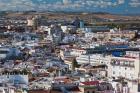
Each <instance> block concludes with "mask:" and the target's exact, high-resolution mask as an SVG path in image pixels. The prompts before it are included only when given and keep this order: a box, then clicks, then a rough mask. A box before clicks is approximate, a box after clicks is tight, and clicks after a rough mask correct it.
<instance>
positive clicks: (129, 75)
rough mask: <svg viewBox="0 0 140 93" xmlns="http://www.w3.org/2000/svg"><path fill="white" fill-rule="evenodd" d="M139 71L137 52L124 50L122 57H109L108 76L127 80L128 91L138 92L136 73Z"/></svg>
mask: <svg viewBox="0 0 140 93" xmlns="http://www.w3.org/2000/svg"><path fill="white" fill-rule="evenodd" d="M139 71H140V60H139V52H131V51H128V52H126V55H125V56H124V57H110V64H108V77H115V78H119V77H123V78H125V80H126V81H127V82H128V87H129V88H130V93H139V92H138V81H137V80H138V74H139Z"/></svg>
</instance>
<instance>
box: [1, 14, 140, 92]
mask: <svg viewBox="0 0 140 93" xmlns="http://www.w3.org/2000/svg"><path fill="white" fill-rule="evenodd" d="M42 20H43V17H41V16H33V17H20V18H5V17H3V18H1V19H0V23H1V25H0V31H1V32H0V75H1V77H3V76H4V75H10V74H12V75H28V78H29V79H28V80H27V81H28V83H26V84H25V85H26V87H25V85H23V82H20V83H19V82H18V84H19V85H21V86H22V85H23V86H22V87H20V88H17V87H16V86H18V85H17V84H13V82H12V84H11V82H10V80H8V79H6V78H3V79H1V80H0V93H26V92H28V93H139V92H140V84H139V78H140V52H139V43H140V42H139V41H140V40H139V34H138V33H139V31H138V30H129V29H125V30H121V28H109V27H108V26H87V25H85V23H84V21H83V20H81V19H79V18H77V17H76V19H75V20H74V21H73V22H69V23H68V22H67V23H64V22H56V21H46V23H45V24H44V21H43V22H42ZM5 77H8V76H5ZM2 80H3V81H2ZM6 80H7V81H6ZM15 85H16V86H15ZM19 89H20V91H19ZM15 90H16V91H15ZM7 91H8V92H7ZM10 91H12V92H10Z"/></svg>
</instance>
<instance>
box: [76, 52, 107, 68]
mask: <svg viewBox="0 0 140 93" xmlns="http://www.w3.org/2000/svg"><path fill="white" fill-rule="evenodd" d="M76 60H77V62H78V64H85V63H90V64H91V65H94V66H96V65H102V64H107V63H108V62H109V60H108V58H107V57H104V56H103V55H100V54H91V55H90V54H89V55H81V56H79V57H77V58H76Z"/></svg>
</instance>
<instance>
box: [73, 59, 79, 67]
mask: <svg viewBox="0 0 140 93" xmlns="http://www.w3.org/2000/svg"><path fill="white" fill-rule="evenodd" d="M76 67H79V65H78V62H77V61H76V59H75V58H74V59H73V61H72V70H75V68H76Z"/></svg>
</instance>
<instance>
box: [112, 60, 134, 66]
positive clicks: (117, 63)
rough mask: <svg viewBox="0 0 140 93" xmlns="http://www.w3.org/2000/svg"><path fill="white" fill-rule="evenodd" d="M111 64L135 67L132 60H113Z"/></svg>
mask: <svg viewBox="0 0 140 93" xmlns="http://www.w3.org/2000/svg"><path fill="white" fill-rule="evenodd" d="M110 64H111V65H112V66H122V67H135V66H134V63H132V62H114V61H112V62H111V63H110Z"/></svg>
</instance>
